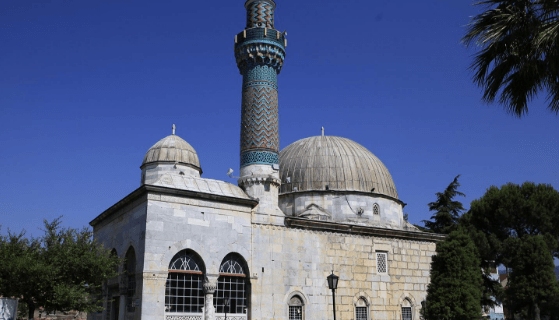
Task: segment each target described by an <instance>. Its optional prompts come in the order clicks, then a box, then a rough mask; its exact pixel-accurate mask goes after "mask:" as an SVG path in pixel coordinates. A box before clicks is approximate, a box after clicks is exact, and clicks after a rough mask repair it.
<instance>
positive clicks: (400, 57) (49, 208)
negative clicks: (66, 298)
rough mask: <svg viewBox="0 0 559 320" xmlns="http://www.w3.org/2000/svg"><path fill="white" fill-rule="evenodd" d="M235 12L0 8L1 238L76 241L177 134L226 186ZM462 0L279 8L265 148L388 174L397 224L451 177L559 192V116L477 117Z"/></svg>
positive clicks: (100, 5)
mask: <svg viewBox="0 0 559 320" xmlns="http://www.w3.org/2000/svg"><path fill="white" fill-rule="evenodd" d="M243 4H244V1H242V0H237V1H232V0H227V1H221V0H217V1H141V0H134V1H131V0H111V1H108V0H95V1H90V0H83V1H69V0H65V1H54V0H50V1H47V0H41V1H27V0H7V1H6V0H4V1H2V3H1V4H0V43H2V46H1V47H2V48H1V49H0V111H1V113H0V120H1V126H0V146H1V147H2V152H1V155H2V156H1V157H0V167H1V168H2V170H1V171H0V224H2V231H1V232H6V230H7V228H10V229H11V230H13V231H20V230H21V229H26V230H27V233H28V234H30V235H40V234H41V233H42V232H41V231H40V230H39V228H40V227H41V226H42V220H43V219H48V220H52V219H54V218H56V217H58V216H61V215H63V216H64V218H63V222H64V225H65V226H70V227H82V226H85V225H87V224H88V223H89V221H91V220H92V219H93V218H95V217H96V216H97V215H98V214H100V213H101V212H103V211H104V210H105V209H107V208H108V207H110V206H111V205H113V204H114V203H116V202H117V201H119V200H120V199H121V198H123V197H124V196H126V195H127V194H129V193H130V192H132V191H133V190H134V189H136V188H137V187H138V186H139V183H140V169H139V166H140V164H141V162H142V159H143V157H144V154H145V152H146V151H147V150H148V149H149V148H150V146H152V145H153V144H155V143H156V142H157V141H158V140H159V139H161V138H163V137H165V136H167V135H169V134H170V133H171V125H172V124H173V123H175V124H176V126H177V135H179V136H180V137H182V138H184V139H185V140H186V141H188V142H189V143H190V144H191V145H192V146H193V147H194V148H195V149H196V150H197V152H198V155H199V158H200V161H201V165H202V169H203V171H204V174H203V177H205V178H212V179H219V180H225V181H229V182H232V183H235V180H233V179H230V178H228V177H227V176H226V172H227V170H228V168H230V167H231V168H233V169H235V171H236V172H238V167H239V144H240V143H239V133H240V128H239V126H240V106H241V80H242V79H241V76H240V75H239V72H238V69H237V67H236V65H235V59H234V55H233V43H234V35H235V34H237V33H238V32H240V31H242V30H243V29H244V27H245V14H246V13H245V9H244V6H243ZM471 4H472V2H471V1H467V0H452V1H450V0H444V1H443V0H423V1H417V0H413V1H411V0H409V1H408V0H401V1H388V0H386V1H384V0H379V1H370V0H346V1H324V0H322V1H316V0H309V1H281V0H278V1H277V9H276V16H275V25H276V28H277V29H279V30H281V31H284V30H287V31H288V47H287V56H286V60H285V64H284V68H283V70H282V72H281V74H280V75H279V77H278V84H279V88H280V89H279V90H280V98H279V99H280V100H279V103H280V144H281V148H284V147H286V146H287V145H289V144H290V143H292V142H294V141H296V140H298V139H302V138H306V137H309V136H313V135H319V134H320V128H321V127H322V126H324V127H325V132H326V135H335V136H342V137H346V138H349V139H352V140H354V141H356V142H358V143H360V144H362V145H363V146H365V147H366V148H367V149H369V150H370V151H371V152H373V153H374V154H375V155H376V156H377V157H379V159H381V160H382V161H383V163H384V164H385V165H386V166H387V168H388V169H389V170H390V172H391V174H392V177H393V179H394V182H395V184H396V188H397V189H398V193H399V197H400V199H401V200H403V201H404V202H406V203H408V205H407V206H406V207H405V209H404V211H405V212H407V213H408V214H409V218H410V221H411V222H412V223H419V222H420V221H421V220H423V219H428V218H429V217H430V215H431V214H430V213H429V212H428V208H427V203H429V202H431V201H434V200H435V195H434V194H435V192H439V191H442V190H443V189H444V188H445V187H446V186H447V185H448V184H449V183H450V182H451V181H452V179H453V178H454V177H455V176H456V175H458V174H461V175H462V176H461V178H460V183H461V184H462V187H461V188H460V190H461V191H462V192H464V193H465V194H466V195H467V197H466V198H462V199H461V200H462V201H463V203H464V204H465V206H466V207H467V208H468V207H469V203H470V202H471V201H472V200H474V199H476V198H479V197H481V196H482V195H483V194H484V192H485V190H486V189H487V188H488V187H489V186H490V185H497V186H500V185H503V184H505V183H507V182H514V183H522V182H524V181H533V182H536V183H549V184H551V185H553V186H554V188H555V189H559V125H558V124H559V117H558V116H556V115H555V114H552V113H550V112H548V111H547V109H546V104H545V99H544V98H545V97H543V96H542V98H541V99H538V100H536V101H534V102H533V103H531V104H530V109H529V110H530V112H529V114H528V116H526V117H524V118H523V119H517V118H514V117H512V116H510V115H508V114H506V113H505V112H504V111H503V110H502V108H501V107H500V106H498V105H486V104H483V103H482V102H481V100H480V98H481V93H480V89H479V88H477V87H476V86H475V85H474V84H473V83H472V81H471V76H472V73H471V72H470V71H469V70H468V65H469V64H470V62H471V57H472V55H473V54H474V53H475V51H474V50H472V49H467V48H465V47H464V46H463V45H462V44H461V43H460V38H461V37H462V36H463V34H464V30H465V25H466V24H467V23H468V21H469V18H470V16H472V15H474V14H475V13H476V12H478V9H479V8H475V7H472V5H471Z"/></svg>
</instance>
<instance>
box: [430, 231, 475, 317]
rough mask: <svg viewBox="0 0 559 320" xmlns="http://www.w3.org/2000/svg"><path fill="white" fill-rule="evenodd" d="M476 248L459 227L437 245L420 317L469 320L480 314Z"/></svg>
mask: <svg viewBox="0 0 559 320" xmlns="http://www.w3.org/2000/svg"><path fill="white" fill-rule="evenodd" d="M479 265H480V262H479V257H478V254H477V249H476V247H475V245H474V243H473V242H472V240H471V239H470V237H469V236H468V234H467V233H465V232H464V230H463V229H462V228H459V229H458V230H456V231H453V232H451V233H450V234H449V235H448V237H447V238H446V239H445V240H444V241H441V242H439V243H438V244H437V254H436V255H435V256H433V260H432V263H431V283H430V284H429V287H428V289H427V299H426V304H425V307H424V310H422V314H423V317H424V318H425V319H427V320H439V319H448V320H462V319H464V320H466V319H467V320H471V319H478V318H479V317H480V315H481V305H480V300H481V295H482V285H481V284H482V275H481V269H480V267H479Z"/></svg>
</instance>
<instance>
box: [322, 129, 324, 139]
mask: <svg viewBox="0 0 559 320" xmlns="http://www.w3.org/2000/svg"><path fill="white" fill-rule="evenodd" d="M322 136H323V137H324V127H322Z"/></svg>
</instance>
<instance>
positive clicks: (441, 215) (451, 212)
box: [422, 175, 465, 234]
mask: <svg viewBox="0 0 559 320" xmlns="http://www.w3.org/2000/svg"><path fill="white" fill-rule="evenodd" d="M459 177H460V175H457V176H456V177H455V178H454V180H453V181H452V182H451V183H450V184H449V185H448V187H446V189H445V190H444V191H443V192H437V193H436V196H437V201H435V202H431V203H429V211H435V213H434V214H433V215H432V216H431V220H434V221H430V220H423V221H422V222H423V223H424V224H425V228H427V229H428V230H430V231H432V232H437V233H447V234H448V233H450V232H451V231H453V230H454V229H455V227H456V224H457V223H458V219H459V218H460V215H461V214H462V212H463V211H464V206H463V205H462V203H461V202H460V201H455V200H453V199H454V198H455V197H456V196H463V197H464V196H465V195H464V194H463V193H462V192H460V191H457V189H458V187H459V186H460V183H459V182H458V178H459Z"/></svg>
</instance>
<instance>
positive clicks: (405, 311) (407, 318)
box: [402, 299, 413, 320]
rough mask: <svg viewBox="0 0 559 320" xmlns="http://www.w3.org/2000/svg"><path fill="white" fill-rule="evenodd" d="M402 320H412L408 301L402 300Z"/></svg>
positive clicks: (410, 306) (410, 305)
mask: <svg viewBox="0 0 559 320" xmlns="http://www.w3.org/2000/svg"><path fill="white" fill-rule="evenodd" d="M402 320H413V317H412V304H411V302H410V300H409V299H404V301H403V302H402Z"/></svg>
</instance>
